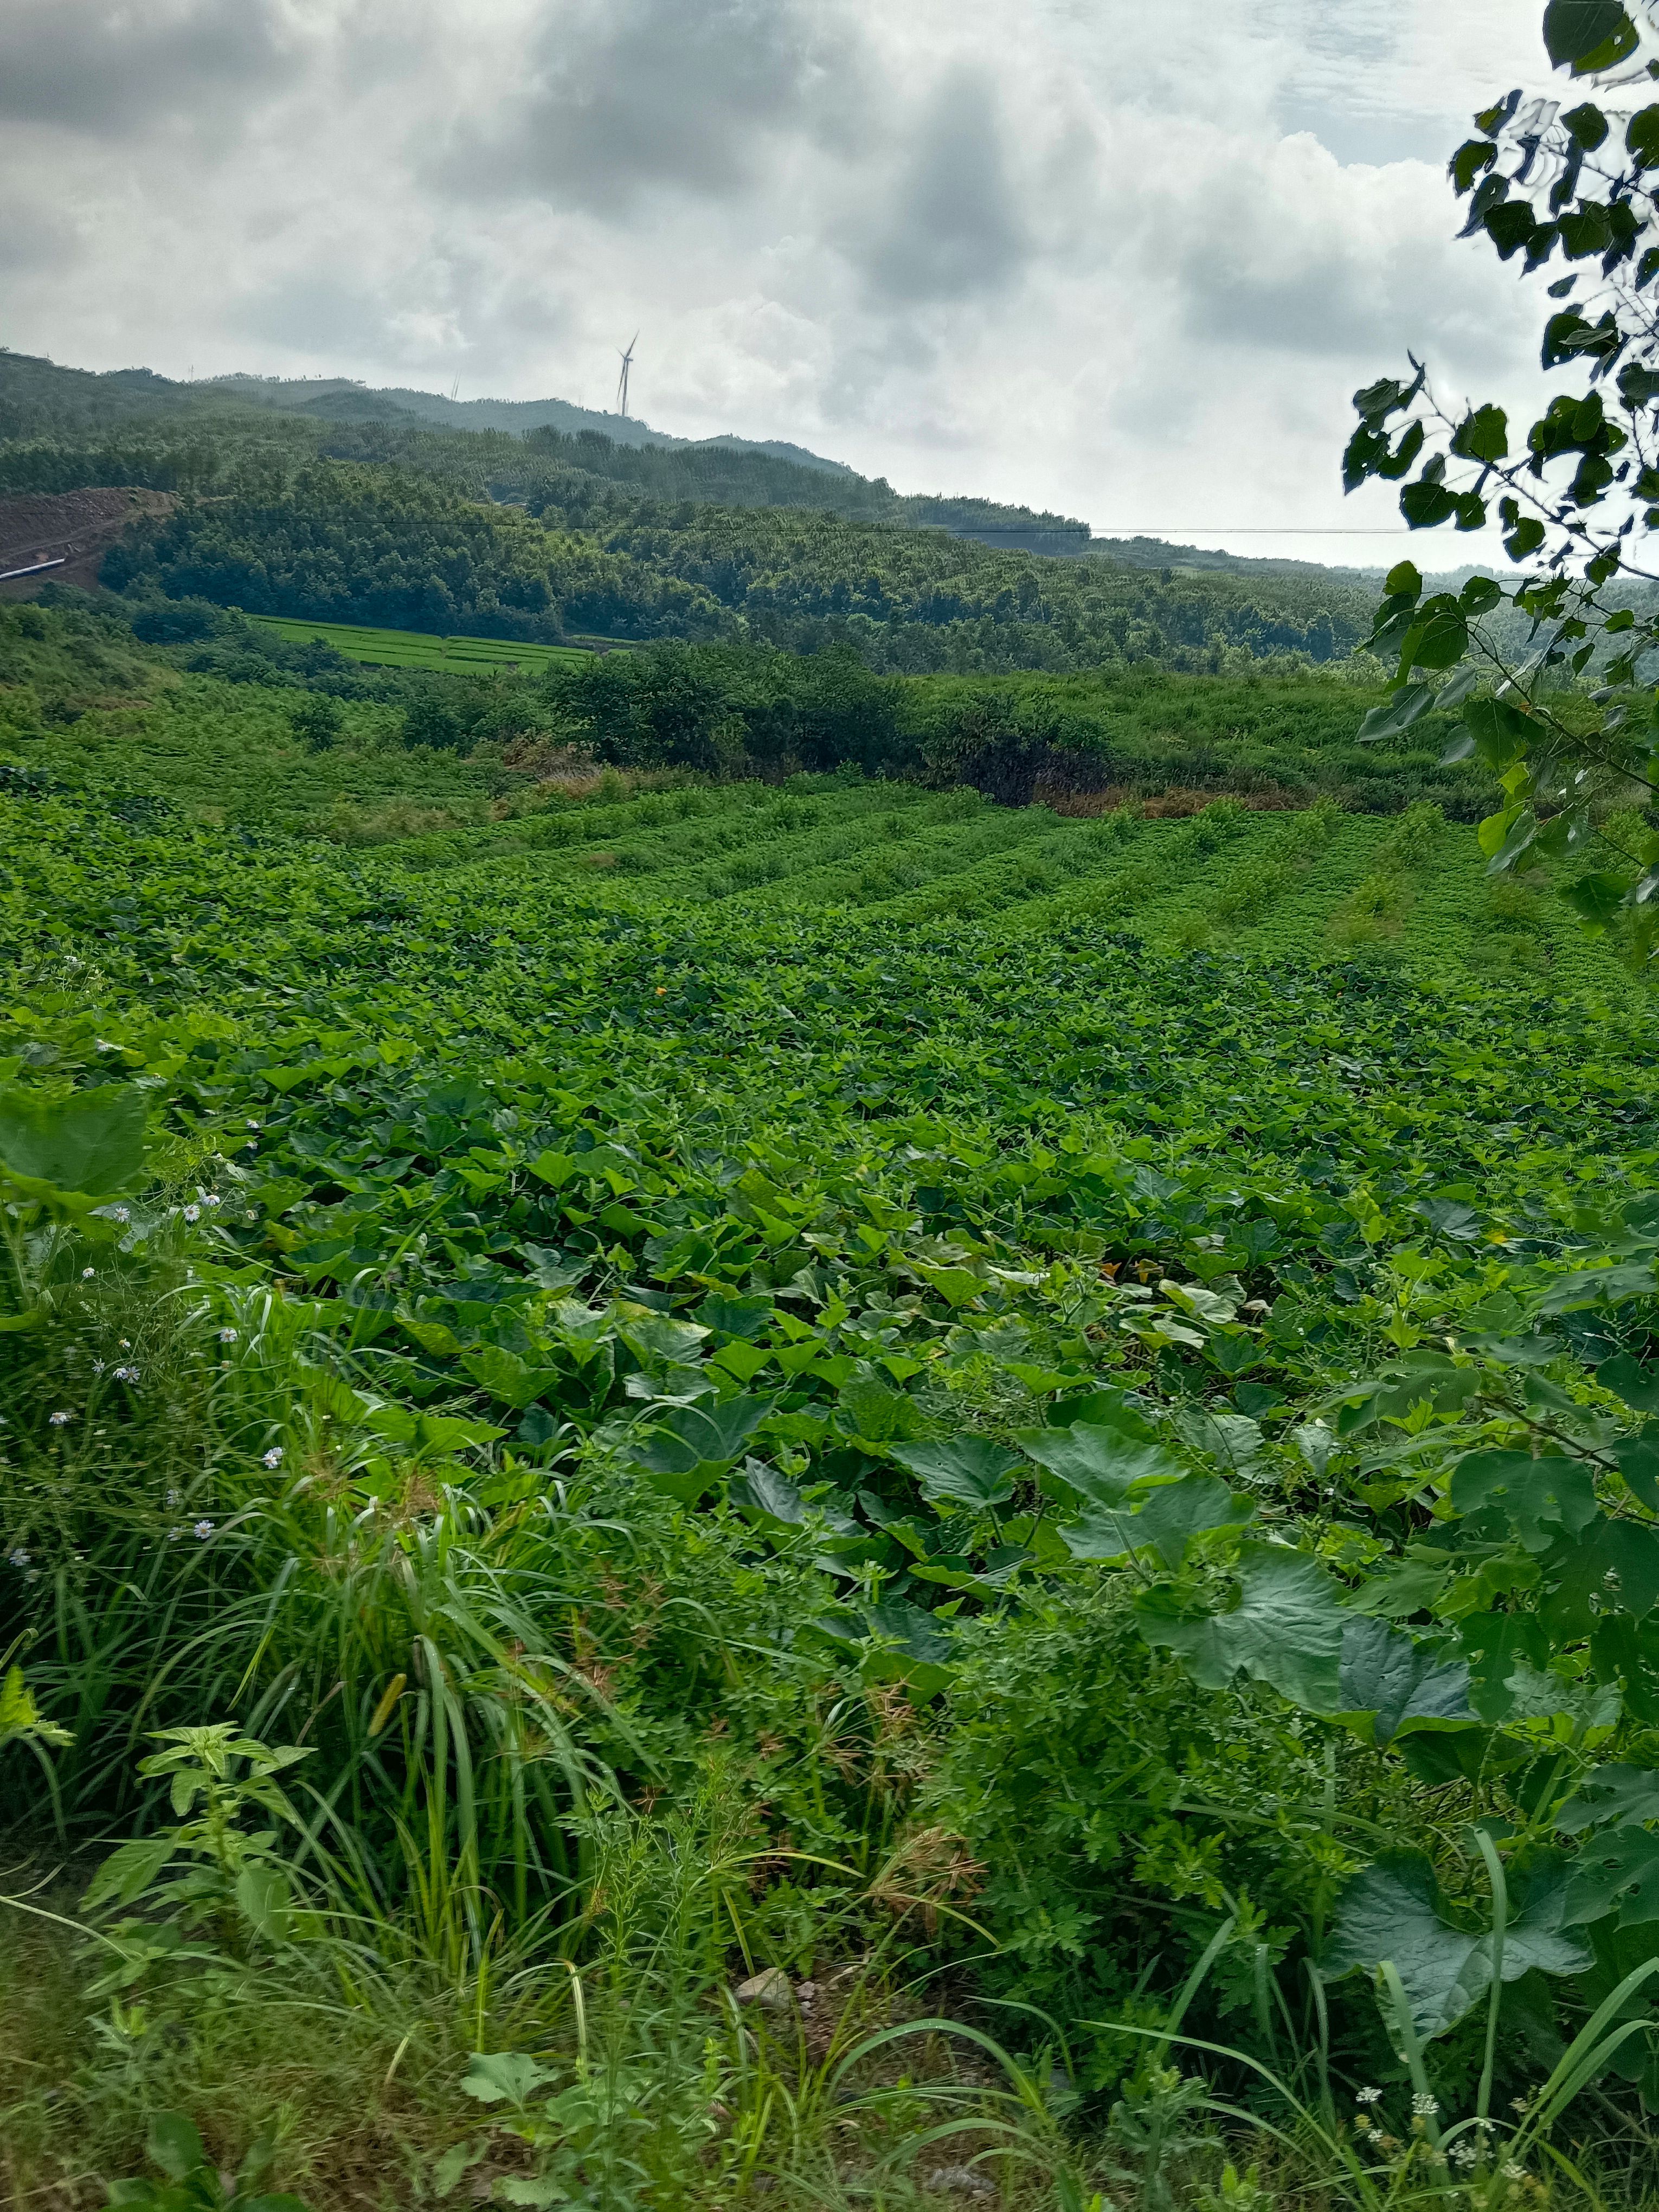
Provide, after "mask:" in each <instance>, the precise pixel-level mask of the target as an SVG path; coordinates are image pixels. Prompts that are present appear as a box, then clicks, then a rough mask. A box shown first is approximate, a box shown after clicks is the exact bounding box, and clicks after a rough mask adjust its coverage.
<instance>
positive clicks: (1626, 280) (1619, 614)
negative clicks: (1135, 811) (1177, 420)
mask: <svg viewBox="0 0 1659 2212" xmlns="http://www.w3.org/2000/svg"><path fill="white" fill-rule="evenodd" d="M1543 35H1544V43H1545V46H1546V48H1547V52H1548V56H1549V60H1550V64H1551V66H1552V67H1553V69H1554V70H1557V71H1558V72H1560V73H1561V74H1563V75H1564V76H1565V78H1566V80H1567V82H1568V85H1569V86H1578V87H1580V88H1582V89H1583V91H1585V92H1589V93H1594V94H1595V97H1594V98H1579V99H1577V100H1576V103H1575V104H1571V105H1569V104H1567V101H1566V100H1546V99H1534V100H1527V99H1524V98H1523V97H1522V94H1521V93H1520V92H1518V91H1515V92H1510V93H1509V94H1506V95H1504V97H1503V98H1501V99H1498V100H1494V101H1493V103H1492V106H1489V107H1487V108H1486V109H1484V110H1483V111H1482V112H1480V114H1479V115H1478V116H1476V118H1475V131H1476V135H1475V136H1474V137H1471V138H1469V139H1468V140H1467V141H1466V142H1465V143H1463V144H1462V146H1460V147H1459V148H1458V149H1457V151H1456V152H1455V154H1454V155H1453V156H1452V159H1451V163H1450V173H1451V179H1452V184H1453V186H1454V188H1455V191H1456V192H1457V193H1458V195H1459V197H1462V198H1463V199H1465V200H1466V201H1467V202H1468V219H1467V221H1466V222H1465V224H1464V228H1463V235H1464V236H1466V237H1476V236H1479V237H1483V238H1484V239H1485V240H1486V241H1487V243H1488V244H1489V245H1490V246H1492V248H1493V249H1494V250H1495V251H1496V252H1497V253H1498V256H1499V258H1501V259H1503V260H1504V261H1515V260H1516V259H1517V258H1518V260H1519V265H1520V270H1521V273H1522V275H1523V276H1528V277H1534V276H1535V277H1537V278H1538V279H1539V280H1540V281H1542V282H1544V285H1545V296H1546V299H1547V303H1548V304H1547V310H1546V312H1545V319H1544V328H1543V343H1542V355H1541V358H1542V362H1543V366H1544V368H1546V369H1547V370H1555V369H1559V370H1560V371H1562V372H1563V373H1564V374H1566V375H1567V376H1568V377H1569V378H1570V379H1571V382H1572V386H1573V387H1574V388H1572V389H1570V390H1568V391H1565V392H1559V393H1557V394H1556V395H1555V397H1553V398H1552V399H1551V401H1550V403H1549V404H1548V406H1547V408H1546V409H1545V410H1544V411H1543V413H1542V414H1541V415H1540V416H1538V418H1537V419H1536V420H1535V421H1534V422H1532V423H1531V424H1530V425H1529V426H1528V428H1527V430H1526V431H1525V433H1524V435H1522V436H1521V437H1519V438H1518V439H1517V438H1516V437H1513V436H1512V435H1511V433H1510V424H1509V422H1508V419H1507V416H1506V415H1505V413H1504V410H1503V409H1502V408H1501V407H1499V406H1497V405H1495V404H1492V403H1491V402H1486V403H1483V404H1478V405H1476V404H1470V405H1468V406H1467V407H1465V408H1463V409H1462V410H1449V408H1448V406H1447V405H1446V404H1444V403H1443V401H1442V399H1441V398H1439V397H1438V396H1437V393H1436V391H1435V388H1434V386H1433V385H1432V383H1431V380H1430V377H1429V373H1428V370H1427V368H1426V367H1425V364H1424V363H1422V362H1419V361H1417V360H1416V359H1415V358H1414V357H1408V358H1410V359H1411V368H1412V372H1413V373H1412V374H1411V376H1410V377H1409V378H1408V379H1406V380H1401V379H1399V378H1396V377H1384V378H1382V379H1380V380H1378V381H1377V382H1376V383H1375V384H1372V385H1370V386H1367V387H1366V388H1365V389H1364V391H1362V392H1357V393H1356V394H1355V396H1354V405H1355V408H1356V410H1357V411H1358V416H1359V425H1358V428H1357V429H1356V431H1355V432H1354V434H1353V436H1352V439H1351V440H1350V441H1349V445H1348V448H1347V452H1346V456H1345V459H1344V482H1345V484H1346V488H1347V489H1349V490H1352V489H1355V488H1356V487H1357V486H1358V485H1359V484H1361V483H1364V482H1366V481H1367V480H1368V479H1369V478H1370V477H1379V478H1383V479H1385V480H1389V481H1396V482H1399V483H1400V484H1401V493H1400V506H1401V513H1403V514H1404V516H1405V518H1406V520H1407V523H1408V524H1409V525H1410V526H1411V527H1412V528H1413V529H1414V530H1425V529H1434V528H1437V527H1440V526H1443V525H1445V524H1447V523H1450V524H1451V525H1452V526H1454V527H1455V528H1456V529H1458V530H1462V531H1469V530H1478V529H1480V528H1482V527H1483V526H1485V525H1486V522H1487V520H1488V519H1489V516H1490V514H1491V512H1492V507H1493V506H1494V504H1495V505H1496V507H1497V511H1498V519H1499V520H1500V521H1501V523H1502V525H1503V527H1504V550H1505V551H1506V552H1507V554H1508V556H1509V557H1510V561H1511V562H1514V563H1515V564H1516V567H1517V568H1521V569H1522V571H1523V573H1522V574H1521V575H1520V576H1519V577H1518V578H1517V579H1516V580H1513V581H1507V580H1506V581H1504V582H1499V581H1497V580H1493V579H1492V578H1490V577H1486V576H1475V577H1473V578H1471V579H1470V580H1469V581H1468V583H1467V584H1466V585H1465V586H1463V588H1462V591H1461V592H1455V593H1453V592H1435V593H1432V594H1429V595H1427V596H1425V586H1424V582H1423V578H1422V576H1421V575H1420V574H1419V571H1418V569H1417V568H1416V567H1415V565H1414V564H1413V563H1412V562H1408V561H1407V562H1401V563H1400V565H1399V566H1398V567H1397V568H1395V569H1394V570H1393V571H1392V573H1391V574H1390V575H1389V579H1388V585H1387V592H1388V596H1387V597H1386V598H1385V599H1384V600H1383V605H1382V606H1381V608H1380V609H1379V610H1378V613H1377V617H1376V629H1375V631H1374V634H1373V636H1372V638H1371V640H1370V644H1371V647H1372V649H1373V650H1375V651H1376V652H1379V653H1383V654H1385V655H1387V656H1388V657H1389V658H1390V659H1394V660H1395V661H1396V662H1397V677H1396V682H1395V690H1394V696H1393V698H1392V701H1391V702H1390V703H1389V705H1388V706H1386V707H1383V708H1379V709H1377V710H1376V713H1374V714H1371V715H1370V716H1368V717H1367V720H1366V722H1365V724H1364V726H1363V727H1362V730H1361V732H1360V734H1361V735H1362V737H1366V738H1382V737H1396V736H1398V735H1399V733H1400V732H1401V731H1403V730H1404V729H1406V728H1407V727H1408V726H1410V725H1411V724H1412V723H1413V721H1415V720H1416V719H1417V718H1418V717H1419V715H1421V714H1424V713H1425V712H1426V711H1427V710H1428V709H1429V708H1431V707H1438V708H1451V707H1454V706H1461V707H1462V717H1463V728H1462V732H1460V733H1459V734H1458V736H1457V737H1456V738H1455V740H1454V743H1453V745H1452V747H1451V749H1450V751H1449V755H1448V757H1449V758H1468V757H1478V758H1479V759H1480V761H1482V762H1483V763H1485V764H1486V767H1487V768H1489V769H1491V770H1492V772H1493V774H1494V775H1496V776H1497V777H1498V781H1499V784H1500V787H1501V791H1502V799H1501V802H1500V804H1499V805H1498V808H1497V810H1496V811H1495V812H1493V813H1492V815H1491V816H1490V817H1488V818H1487V819H1486V821H1485V822H1484V823H1482V824H1481V829H1480V838H1481V843H1482V846H1483V847H1484V848H1485V850H1486V853H1487V854H1488V856H1489V861H1490V866H1491V867H1492V872H1495V873H1496V872H1502V871H1504V870H1505V869H1510V868H1513V867H1514V866H1516V863H1517V862H1518V861H1520V860H1522V858H1523V857H1525V858H1528V859H1533V858H1536V859H1542V860H1554V861H1570V862H1571V864H1572V873H1571V878H1570V880H1569V881H1568V883H1567V884H1566V896H1567V897H1568V898H1569V899H1570V900H1571V902H1572V904H1573V906H1574V907H1575V908H1577V911H1578V913H1579V914H1580V915H1581V916H1582V917H1583V920H1584V921H1585V922H1586V923H1587V924H1588V925H1589V927H1591V928H1592V929H1595V930H1597V931H1605V930H1608V929H1613V930H1616V931H1617V932H1618V933H1620V935H1621V936H1622V938H1623V939H1624V940H1625V942H1626V946H1627V948H1628V950H1629V951H1630V953H1631V956H1632V958H1633V959H1634V960H1635V961H1636V962H1637V963H1638V964H1642V965H1645V964H1647V963H1651V962H1652V961H1653V960H1654V959H1655V958H1656V957H1659V902H1656V900H1655V898H1654V893H1655V891H1656V890H1659V831H1656V829H1655V827H1654V822H1655V818H1656V817H1653V816H1652V815H1650V814H1649V813H1647V812H1646V811H1645V810H1646V809H1647V807H1648V806H1649V805H1650V802H1651V800H1652V798H1653V794H1654V793H1655V789H1656V777H1659V695H1656V690H1655V685H1654V682H1653V676H1654V666H1655V665H1654V663H1653V662H1652V660H1651V659H1650V655H1651V654H1652V653H1653V651H1654V649H1655V648H1656V647H1659V599H1656V598H1655V596H1654V595H1653V594H1652V593H1651V592H1650V591H1648V590H1646V589H1645V588H1644V587H1645V586H1650V585H1651V584H1652V583H1653V582H1654V581H1655V580H1656V572H1655V571H1654V569H1653V567H1652V556H1651V554H1650V550H1649V549H1648V543H1647V541H1648V539H1649V537H1650V534H1651V533H1652V532H1653V530H1654V527H1655V526H1656V525H1659V315H1656V313H1655V309H1654V296H1655V295H1654V292H1653V289H1652V288H1653V283H1654V278H1655V276H1656V275H1659V215H1656V188H1655V185H1654V182H1653V179H1654V176H1655V173H1656V172H1659V103H1650V104H1646V105H1644V104H1642V102H1641V99H1640V94H1641V91H1642V90H1651V89H1652V88H1653V81H1654V79H1655V77H1656V76H1659V31H1656V29H1655V27H1653V26H1652V25H1651V24H1650V23H1649V22H1648V21H1646V18H1645V16H1643V17H1642V18H1640V20H1639V21H1638V17H1637V16H1636V15H1633V14H1632V13H1631V12H1628V11H1627V10H1626V9H1625V8H1624V7H1623V6H1622V5H1620V0H1549V3H1548V5H1547V7H1546V8H1545V9H1544V13H1543ZM1632 586H1636V587H1637V588H1635V589H1632ZM1517 615H1518V616H1520V617H1522V623H1521V624H1520V625H1517V624H1516V621H1515V617H1516V616H1517ZM1517 638H1522V639H1523V640H1524V649H1523V650H1522V651H1520V652H1517V651H1516V647H1515V643H1514V642H1513V641H1515V640H1516V639H1517ZM1632 799H1635V800H1636V801H1637V802H1638V805H1631V804H1630V803H1629V802H1630V801H1631V800H1632ZM1620 802H1624V804H1623V805H1622V806H1621V805H1620Z"/></svg>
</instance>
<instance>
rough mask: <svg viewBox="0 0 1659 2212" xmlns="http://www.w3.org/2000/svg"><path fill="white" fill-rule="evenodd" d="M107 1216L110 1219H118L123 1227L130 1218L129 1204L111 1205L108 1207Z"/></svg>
mask: <svg viewBox="0 0 1659 2212" xmlns="http://www.w3.org/2000/svg"><path fill="white" fill-rule="evenodd" d="M109 1218H110V1219H111V1220H112V1221H118V1222H119V1223H120V1224H121V1225H122V1227H123V1228H125V1226H126V1225H127V1223H128V1222H129V1221H131V1218H132V1209H131V1206H111V1207H110V1209H109Z"/></svg>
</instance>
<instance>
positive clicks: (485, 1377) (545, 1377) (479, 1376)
mask: <svg viewBox="0 0 1659 2212" xmlns="http://www.w3.org/2000/svg"><path fill="white" fill-rule="evenodd" d="M461 1364H462V1366H463V1367H465V1370H466V1371H467V1373H468V1374H469V1375H470V1376H471V1377H472V1379H473V1381H474V1382H475V1383H479V1384H481V1385H482V1386H483V1389H486V1390H488V1391H489V1395H490V1396H491V1397H492V1398H498V1399H499V1400H500V1401H501V1404H502V1405H504V1406H511V1407H512V1408H513V1411H514V1413H522V1412H523V1411H524V1409H525V1407H526V1406H533V1405H534V1404H535V1402H536V1401H537V1399H538V1398H540V1397H542V1396H544V1395H545V1393H546V1392H547V1391H549V1390H550V1389H552V1388H553V1385H554V1384H555V1383H556V1382H557V1381H558V1379H559V1370H557V1368H556V1367H532V1365H531V1364H530V1362H529V1361H528V1360H527V1359H521V1358H520V1357H519V1354H518V1353H517V1352H508V1351H506V1350H505V1349H504V1348H503V1347H502V1346H500V1345H498V1344H480V1345H477V1346H475V1347H474V1348H473V1349H472V1350H471V1352H464V1353H463V1354H462V1355H461Z"/></svg>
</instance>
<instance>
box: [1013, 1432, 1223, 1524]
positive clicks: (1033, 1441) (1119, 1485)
mask: <svg viewBox="0 0 1659 2212" xmlns="http://www.w3.org/2000/svg"><path fill="white" fill-rule="evenodd" d="M1018 1444H1019V1448H1020V1449H1021V1450H1022V1451H1023V1452H1024V1454H1025V1455H1026V1456H1027V1457H1028V1458H1030V1459H1034V1460H1036V1462H1037V1464H1038V1466H1039V1467H1042V1468H1047V1469H1048V1473H1049V1474H1052V1475H1055V1476H1057V1477H1058V1478H1059V1480H1060V1483H1061V1484H1062V1486H1064V1488H1065V1489H1066V1491H1067V1492H1071V1493H1072V1494H1073V1496H1074V1497H1076V1498H1079V1499H1081V1500H1082V1501H1083V1503H1084V1504H1088V1505H1101V1506H1105V1507H1106V1508H1107V1509H1108V1510H1110V1509H1111V1508H1113V1507H1115V1506H1118V1505H1121V1504H1122V1503H1123V1501H1124V1499H1125V1498H1127V1496H1128V1494H1129V1492H1130V1491H1131V1490H1133V1488H1134V1486H1135V1485H1136V1484H1137V1483H1150V1482H1178V1481H1179V1480H1180V1479H1181V1477H1182V1475H1183V1474H1185V1473H1186V1471H1187V1470H1186V1469H1185V1468H1183V1467H1182V1463H1181V1462H1180V1461H1179V1460H1178V1459H1177V1458H1176V1455H1175V1454H1174V1453H1173V1452H1171V1451H1169V1450H1167V1449H1165V1448H1164V1445H1162V1444H1161V1443H1158V1437H1157V1434H1156V1431H1153V1430H1152V1428H1151V1427H1150V1426H1149V1425H1148V1424H1147V1423H1146V1422H1145V1421H1143V1420H1141V1419H1139V1417H1138V1416H1137V1415H1134V1414H1129V1415H1127V1418H1124V1419H1113V1420H1112V1421H1110V1422H1109V1424H1108V1423H1104V1422H1102V1421H1098V1420H1090V1421H1077V1422H1074V1423H1073V1425H1072V1426H1071V1427H1070V1428H1068V1429H1026V1430H1024V1431H1022V1432H1021V1434H1020V1436H1019V1437H1018Z"/></svg>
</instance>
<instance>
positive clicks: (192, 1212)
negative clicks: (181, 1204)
mask: <svg viewBox="0 0 1659 2212" xmlns="http://www.w3.org/2000/svg"><path fill="white" fill-rule="evenodd" d="M201 1218H202V1209H201V1207H200V1206H186V1207H185V1220H186V1221H199V1220H200V1219H201Z"/></svg>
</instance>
